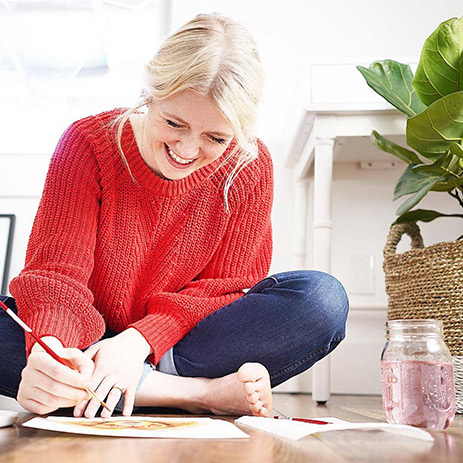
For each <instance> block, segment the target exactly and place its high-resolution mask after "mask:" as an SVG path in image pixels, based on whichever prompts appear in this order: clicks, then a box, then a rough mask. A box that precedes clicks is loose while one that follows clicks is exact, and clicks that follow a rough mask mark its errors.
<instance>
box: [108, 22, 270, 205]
mask: <svg viewBox="0 0 463 463" xmlns="http://www.w3.org/2000/svg"><path fill="white" fill-rule="evenodd" d="M262 85H263V72H262V65H261V62H260V57H259V54H258V52H257V48H256V43H255V42H254V39H253V38H252V36H251V34H250V33H249V31H248V30H247V29H246V28H245V27H244V26H242V25H241V24H240V23H238V22H235V21H234V20H231V19H229V18H226V17H224V16H222V15H220V14H218V13H212V14H207V15H206V14H200V15H198V16H196V17H195V18H193V19H192V20H191V21H189V22H188V23H186V24H185V25H184V26H183V27H181V28H180V29H179V30H178V31H177V32H175V33H174V34H172V35H171V36H170V37H168V38H167V39H166V40H165V41H164V43H163V44H162V45H161V48H160V49H159V51H158V53H157V54H156V55H155V56H154V57H153V59H152V60H151V61H150V62H149V63H148V64H147V65H146V67H145V86H144V88H143V91H142V97H141V100H140V101H139V102H138V103H137V104H136V105H134V106H133V107H132V108H130V109H128V110H127V111H125V112H124V113H123V114H121V115H120V116H119V117H118V118H117V119H116V121H115V122H116V123H117V124H118V129H117V143H118V146H119V150H120V152H121V155H122V156H123V159H124V162H125V164H126V165H127V168H128V169H129V172H130V168H129V166H128V163H127V160H126V158H125V155H124V152H123V150H122V146H121V137H122V129H123V126H124V125H125V123H126V122H127V121H128V119H129V117H130V116H131V114H133V113H135V112H137V111H138V110H140V109H141V108H142V107H143V106H146V105H149V104H150V103H151V102H153V101H159V100H163V99H167V98H169V97H171V96H173V95H175V94H176V93H178V92H181V91H183V90H187V89H189V90H194V91H196V92H198V93H200V94H203V95H210V96H211V97H212V99H213V100H214V101H215V103H216V105H217V107H218V109H219V111H220V112H221V113H222V114H223V116H224V117H225V119H226V120H227V121H228V122H229V123H230V125H231V126H232V129H233V133H234V139H235V141H236V147H235V148H234V149H232V150H228V151H227V156H226V157H225V158H224V160H223V162H222V165H225V164H227V163H229V162H230V163H231V170H230V173H229V175H228V177H227V179H226V181H225V183H224V199H225V207H226V209H227V211H228V193H229V189H230V187H231V184H232V182H233V180H234V179H235V178H236V176H237V175H238V173H239V172H240V171H241V169H243V168H244V167H245V166H246V165H247V164H248V163H249V162H251V161H252V160H253V159H255V158H256V157H257V155H258V151H257V142H256V138H255V137H254V135H253V130H254V126H255V122H256V119H257V113H258V106H259V102H260V99H261V96H262Z"/></svg>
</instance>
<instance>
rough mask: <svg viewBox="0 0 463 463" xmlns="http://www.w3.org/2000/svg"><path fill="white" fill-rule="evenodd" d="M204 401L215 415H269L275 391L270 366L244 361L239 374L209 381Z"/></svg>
mask: <svg viewBox="0 0 463 463" xmlns="http://www.w3.org/2000/svg"><path fill="white" fill-rule="evenodd" d="M203 404H204V405H205V406H206V407H207V408H208V409H209V410H210V411H211V412H212V413H214V414H215V415H249V414H252V415H255V416H269V415H270V413H271V411H272V390H271V386H270V376H269V374H268V371H267V369H266V368H265V367H264V366H263V365H261V364H260V363H245V364H244V365H242V366H241V367H240V369H239V370H238V371H237V372H236V373H232V374H230V375H227V376H224V377H223V378H215V379H212V380H210V381H209V383H208V385H207V390H206V393H205V395H204V399H203Z"/></svg>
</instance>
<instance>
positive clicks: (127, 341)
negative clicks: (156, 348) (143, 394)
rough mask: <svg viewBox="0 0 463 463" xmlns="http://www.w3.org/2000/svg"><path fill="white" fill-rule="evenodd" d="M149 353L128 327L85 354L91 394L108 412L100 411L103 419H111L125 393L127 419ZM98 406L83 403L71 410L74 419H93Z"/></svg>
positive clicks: (86, 401) (90, 348)
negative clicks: (91, 366) (90, 364)
mask: <svg viewBox="0 0 463 463" xmlns="http://www.w3.org/2000/svg"><path fill="white" fill-rule="evenodd" d="M150 353H151V347H150V345H149V344H148V343H147V342H146V340H145V338H144V337H143V336H142V335H141V334H140V333H139V332H138V331H137V330H135V329H134V328H129V329H127V330H125V331H123V332H122V333H120V334H118V335H117V336H114V337H113V338H108V339H103V340H102V341H99V342H97V343H95V344H93V345H92V346H90V347H89V348H88V349H87V350H86V351H85V355H87V356H88V357H89V358H91V359H92V360H93V362H94V363H95V369H94V371H93V375H92V382H93V386H94V391H95V392H96V394H97V396H98V397H99V398H100V399H102V400H104V401H105V403H106V405H107V406H108V407H109V408H110V409H111V412H110V411H108V410H106V409H103V411H102V412H101V416H102V417H105V418H106V417H109V416H111V414H112V412H113V411H114V408H115V406H116V405H117V403H118V402H119V400H120V398H121V395H122V391H121V390H120V389H119V388H121V389H122V390H124V409H123V412H122V413H123V414H124V415H125V416H130V415H131V414H132V411H133V406H134V403H135V394H136V392H137V386H138V382H139V380H140V377H141V375H142V372H143V363H144V361H145V359H146V358H147V357H148V355H149V354H150ZM99 408H100V404H99V402H98V401H96V400H95V399H91V400H88V399H87V400H84V401H82V402H81V403H79V404H78V405H77V406H76V407H75V408H74V416H76V417H80V416H82V415H85V416H86V417H87V418H93V417H94V416H95V415H96V413H97V411H98V409H99Z"/></svg>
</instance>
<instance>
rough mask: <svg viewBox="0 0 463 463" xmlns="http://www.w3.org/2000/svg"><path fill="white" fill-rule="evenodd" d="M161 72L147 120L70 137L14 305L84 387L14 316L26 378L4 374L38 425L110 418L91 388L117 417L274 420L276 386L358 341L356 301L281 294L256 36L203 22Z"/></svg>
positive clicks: (313, 287) (86, 124) (152, 71)
mask: <svg viewBox="0 0 463 463" xmlns="http://www.w3.org/2000/svg"><path fill="white" fill-rule="evenodd" d="M146 71H147V72H146V88H145V89H144V91H143V98H142V101H141V102H140V103H139V104H138V105H136V106H135V107H134V108H131V109H130V110H127V111H122V110H113V111H108V112H105V113H102V114H99V115H97V116H90V117H87V118H85V119H82V120H80V121H77V122H75V123H74V124H72V125H71V126H70V127H69V129H68V130H67V131H66V132H65V133H64V135H63V136H62V138H61V140H60V142H59V144H58V147H57V149H56V151H55V153H54V156H53V158H52V161H51V164H50V168H49V172H48V176H47V180H46V183H45V188H44V192H43V196H42V200H41V203H40V206H39V209H38V212H37V216H36V219H35V222H34V226H33V230H32V234H31V237H30V241H29V245H28V250H27V255H26V265H25V268H24V270H23V271H22V272H21V274H20V275H19V276H18V277H16V278H15V279H13V280H12V282H11V284H10V291H11V294H12V296H13V298H7V299H5V300H6V303H7V304H9V305H10V306H11V307H14V306H15V305H16V306H17V309H18V312H19V315H20V317H21V318H23V319H24V321H25V322H26V323H27V324H29V325H30V326H33V327H34V329H35V331H36V332H38V333H39V335H40V336H41V337H43V338H44V340H45V341H46V342H47V343H49V344H50V345H51V346H53V347H54V348H55V349H56V350H58V351H59V354H60V355H61V356H62V357H64V358H66V359H68V360H70V361H71V362H72V364H73V365H74V366H75V367H76V368H77V371H73V370H71V369H69V368H67V367H65V366H63V365H61V364H59V363H58V362H56V361H54V359H52V358H51V357H50V356H49V355H48V354H46V353H45V352H44V351H43V350H42V349H41V347H40V346H38V345H37V344H36V345H34V344H33V340H31V339H30V338H29V337H27V338H26V339H24V334H23V333H22V332H21V330H20V328H18V327H17V326H13V323H12V322H11V321H10V320H7V317H5V316H3V317H2V318H0V323H1V325H0V328H1V330H2V332H3V333H7V334H8V336H5V335H3V334H2V336H0V338H1V341H0V343H1V344H2V346H0V347H2V350H1V351H2V352H3V353H4V355H3V358H4V359H8V358H9V357H14V358H15V362H13V363H12V362H11V361H8V362H6V361H4V362H2V364H1V365H0V368H1V369H2V370H3V371H1V372H0V373H2V374H0V377H1V378H2V379H1V380H0V382H1V383H2V384H0V392H1V393H3V394H6V395H10V396H13V397H14V396H16V394H17V400H18V402H19V403H20V404H21V405H22V406H23V407H24V408H26V409H27V410H30V411H32V412H35V413H39V414H45V413H49V412H51V411H53V410H56V409H58V408H61V407H74V415H75V416H77V417H79V416H86V417H93V416H95V415H96V413H97V411H98V409H99V406H100V404H99V403H98V401H96V400H94V399H91V398H90V397H89V396H88V395H87V393H86V392H85V390H84V389H85V388H86V387H92V388H94V389H95V391H96V393H97V395H98V396H99V397H101V398H102V399H103V400H105V401H106V403H107V405H108V407H109V409H110V410H111V411H108V410H103V411H102V412H101V416H103V417H106V416H110V415H111V412H112V411H113V410H114V409H115V407H116V406H117V404H118V403H120V404H119V407H122V406H123V410H122V411H123V414H124V415H130V414H131V413H132V411H133V407H134V405H136V406H171V407H178V408H183V409H185V410H188V411H191V412H195V413H204V412H206V413H211V412H212V413H215V414H253V415H258V416H268V415H269V414H270V412H271V409H272V393H271V387H273V386H276V385H277V384H280V383H282V382H283V381H285V380H287V379H289V378H290V377H292V376H294V375H296V374H299V373H301V372H302V371H304V370H306V369H307V368H309V367H310V366H311V365H313V364H314V363H315V362H316V361H318V360H319V359H321V358H322V357H324V356H325V355H326V354H327V353H329V352H330V351H331V350H333V349H334V348H335V347H336V345H337V344H338V343H339V342H340V341H341V340H342V339H343V337H344V328H345V321H346V316H347V306H348V303H347V297H346V294H345V291H344V289H343V288H342V286H341V285H340V283H339V282H338V281H337V280H335V279H334V278H333V277H331V276H329V275H326V274H324V273H321V272H309V271H293V272H286V273H281V274H278V275H273V276H271V277H267V278H265V277H266V275H267V273H268V270H269V267H270V260H271V251H272V237H271V221H270V215H271V206H272V195H273V173H272V162H271V158H270V155H269V153H268V150H267V148H266V147H265V146H264V144H263V143H261V142H260V141H259V140H257V139H256V138H255V137H253V135H252V130H253V126H254V123H255V119H256V113H257V106H258V103H259V100H260V96H261V89H262V71H261V65H260V61H259V56H258V53H257V51H256V47H255V43H254V41H253V39H252V37H251V36H250V35H249V32H248V31H247V30H246V29H244V28H243V27H242V26H240V25H239V24H237V23H235V22H233V21H231V20H229V19H227V18H224V17H222V16H220V15H217V14H212V15H200V16H198V17H196V18H194V19H193V20H192V21H190V22H189V23H187V24H186V25H185V26H183V27H182V28H181V29H180V30H179V31H178V32H176V33H175V34H173V35H172V36H171V37H169V38H168V39H167V40H166V41H165V43H164V44H163V46H162V47H161V49H160V51H159V52H158V53H157V55H156V56H155V57H154V59H153V60H152V61H151V62H150V63H149V64H148V65H147V68H146ZM142 107H146V108H147V111H146V112H145V113H143V112H140V109H141V108H142ZM246 288H251V290H249V291H248V292H247V293H246V294H245V293H244V290H245V289H246ZM24 346H25V348H24ZM21 351H26V352H27V360H26V355H25V354H24V355H21V356H18V352H21ZM21 371H22V376H21ZM90 399H91V400H90ZM122 404H123V405H122Z"/></svg>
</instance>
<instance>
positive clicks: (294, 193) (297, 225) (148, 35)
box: [0, 0, 463, 394]
mask: <svg viewBox="0 0 463 463" xmlns="http://www.w3.org/2000/svg"><path fill="white" fill-rule="evenodd" d="M213 11H218V12H221V13H223V14H225V15H227V16H230V17H232V18H234V19H236V20H239V21H241V22H242V23H244V24H245V25H246V26H247V27H248V28H249V29H250V30H251V32H252V34H253V35H254V37H255V39H256V42H257V45H258V48H259V51H260V53H261V57H262V61H263V65H264V69H265V73H266V81H265V89H264V99H263V102H262V107H261V116H260V120H259V123H258V127H257V135H258V136H259V137H260V138H261V139H262V140H263V141H264V142H265V143H266V144H267V146H268V147H269V149H270V152H271V153H272V156H273V159H274V164H275V202H274V212H273V226H274V259H273V264H272V269H271V272H272V273H275V272H282V271H285V270H290V269H293V268H300V267H305V268H311V266H312V260H313V250H312V248H311V244H310V243H311V232H310V229H311V220H312V219H311V217H312V215H311V214H312V212H311V210H312V207H311V200H313V198H312V196H311V195H312V193H313V191H312V189H311V185H312V180H313V172H312V170H311V169H310V168H309V167H307V168H306V170H305V171H304V173H303V175H302V177H303V178H302V177H301V175H300V172H299V174H297V175H298V177H297V178H296V174H295V168H296V167H297V163H298V159H299V158H300V157H301V156H303V152H304V143H305V141H306V138H304V133H305V132H304V130H306V128H304V127H305V126H304V124H303V123H302V122H301V121H304V117H305V116H306V115H307V114H308V113H310V114H314V113H316V112H317V111H318V110H320V109H321V110H322V111H326V110H327V108H330V110H332V111H333V114H336V112H337V111H341V112H343V114H354V115H355V114H356V111H357V112H358V111H360V112H361V113H362V114H364V113H363V112H362V111H365V110H366V109H368V110H372V111H378V113H379V114H382V111H384V112H385V113H387V114H389V112H388V111H389V110H390V109H391V107H389V106H388V105H387V104H386V103H384V102H382V101H381V99H380V98H379V97H377V96H376V95H375V94H374V92H373V91H372V90H370V89H369V88H368V87H367V86H366V84H365V82H364V80H363V78H362V76H361V75H360V74H359V73H358V71H356V70H355V66H356V65H357V64H362V65H368V64H370V63H371V62H372V61H374V60H378V59H386V58H392V59H396V60H398V61H401V62H407V63H410V64H411V65H412V67H413V66H416V64H417V62H418V59H419V55H420V52H421V47H422V45H423V42H424V41H425V39H426V38H427V37H428V36H429V35H430V34H431V33H432V32H433V31H434V29H435V28H436V27H437V26H438V24H439V23H440V22H442V21H444V20H447V19H449V18H451V17H460V16H461V15H462V12H463V7H462V3H461V0H441V1H439V2H436V1H434V0H389V1H388V2H379V1H374V0H351V1H349V2H345V1H343V0H325V1H324V2H318V1H312V0H287V1H286V2H277V1H273V0H267V1H265V2H263V1H262V2H261V1H254V2H252V1H249V0H234V1H233V2H230V1H229V0H227V1H225V0H195V1H191V0H0V172H1V173H2V176H1V179H2V181H1V182H0V214H3V215H6V216H7V217H4V219H5V220H2V221H0V268H1V267H2V262H4V260H5V257H6V249H7V248H6V246H7V238H8V232H9V231H10V229H11V228H10V226H11V224H12V219H11V217H10V216H12V215H14V216H15V217H14V219H15V230H14V240H13V241H10V244H11V260H10V265H9V274H8V275H5V268H3V270H0V275H2V276H3V277H6V278H4V280H5V281H6V280H9V279H11V278H13V277H14V276H15V275H17V274H18V273H19V272H20V270H21V268H22V266H23V263H24V256H25V251H26V245H27V240H28V236H29V233H30V229H31V227H32V221H33V218H34V215H35V211H36V209H37V206H38V202H39V199H40V195H41V191H42V187H43V182H44V178H45V174H46V171H47V167H48V162H49V159H50V157H51V154H52V152H53V150H54V148H55V146H56V143H57V141H58V139H59V137H60V135H61V133H62V132H63V131H64V130H65V128H66V127H67V126H68V125H69V124H70V123H71V122H73V121H74V120H76V119H79V118H81V117H85V116H87V115H90V114H96V113H98V112H100V111H105V110H108V109H111V108H114V107H125V106H130V105H132V104H133V103H134V102H135V101H136V100H137V98H138V95H139V92H140V89H141V86H142V79H143V76H142V72H143V66H144V63H145V62H146V61H147V60H148V59H150V57H151V56H152V55H153V54H154V53H155V52H156V50H157V48H158V47H159V45H160V43H161V41H162V39H163V37H165V36H166V35H168V34H169V33H171V32H173V31H174V30H176V29H177V28H178V27H180V26H181V25H182V24H184V23H185V22H187V21H188V20H190V19H191V18H192V17H194V16H195V15H196V14H198V13H207V12H213ZM374 121H376V119H374ZM353 124H355V120H354V122H353ZM359 124H360V122H359ZM373 124H374V122H373V119H372V126H371V128H370V127H369V126H368V120H365V118H363V119H362V121H361V125H362V130H360V131H359V133H358V134H357V135H356V136H354V137H350V136H344V135H343V134H336V133H334V135H333V136H332V140H333V143H334V146H335V164H334V170H333V184H332V192H333V193H332V194H333V203H332V221H333V232H332V252H331V258H330V259H331V261H330V263H331V271H332V273H333V274H334V275H335V276H337V277H338V278H339V279H340V280H341V282H342V283H343V284H344V285H345V287H346V289H347V290H348V292H349V297H350V300H351V306H352V309H351V313H350V315H349V322H348V337H347V339H346V341H345V342H344V343H343V344H342V345H341V346H340V347H339V348H338V349H337V350H336V351H335V353H334V355H333V358H332V378H331V388H332V391H333V392H335V393H362V394H378V393H380V376H379V355H380V353H381V348H382V345H383V344H384V336H383V327H384V321H385V319H386V311H387V296H386V293H385V290H384V275H383V272H382V250H383V247H384V243H385V240H386V236H387V233H388V229H389V226H390V224H391V223H392V222H393V221H394V217H395V210H396V208H397V204H395V203H393V202H392V192H393V188H394V185H395V183H396V181H397V179H398V178H399V176H400V175H401V173H402V171H403V168H404V165H401V164H400V163H399V162H396V163H395V164H394V165H387V166H385V165H384V164H375V163H376V162H383V161H384V162H385V161H386V160H392V157H391V158H389V157H387V156H386V157H384V156H385V155H384V154H383V153H380V152H379V151H378V150H376V149H375V148H374V147H373V146H372V145H371V143H370V141H369V137H368V134H369V133H370V132H371V130H372V129H373V128H377V127H375V126H374V125H373ZM403 127H404V125H403ZM399 132H400V128H399ZM401 137H402V141H403V136H401V135H400V133H399V134H398V140H400V139H401ZM298 144H299V145H298ZM365 162H367V163H368V162H370V163H373V164H372V165H373V168H368V167H365ZM362 163H363V164H362ZM370 167H371V165H370ZM301 179H302V180H303V181H302V183H301ZM298 185H299V187H298ZM300 185H303V188H302V189H301V188H300ZM298 188H299V189H298ZM301 192H302V202H303V203H304V204H305V206H304V207H302V208H301V207H300V203H301ZM439 196H440V197H438V198H436V197H435V196H433V195H432V194H431V195H429V197H427V198H426V200H425V201H424V202H423V204H422V207H423V208H434V207H435V208H438V209H439V210H440V211H442V212H446V211H447V212H452V211H456V204H453V202H455V203H456V201H452V200H451V198H448V201H445V198H442V196H443V195H439ZM460 222H461V221H460ZM458 227H460V228H461V225H458V222H457V221H456V219H441V220H440V221H437V222H435V223H434V222H433V223H430V224H425V225H422V227H421V228H422V232H423V237H424V240H425V244H426V245H429V244H433V243H434V242H437V241H445V240H452V239H455V238H456V237H457V236H459V235H461V234H462V233H463V230H458ZM295 233H296V236H295ZM401 246H402V247H401V249H407V246H408V245H407V243H403V244H401ZM2 272H3V273H2ZM6 282H7V281H6ZM282 390H287V391H292V392H310V390H311V382H310V373H308V374H306V375H305V376H303V377H301V378H298V379H297V381H294V382H292V383H290V384H286V385H284V387H282Z"/></svg>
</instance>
